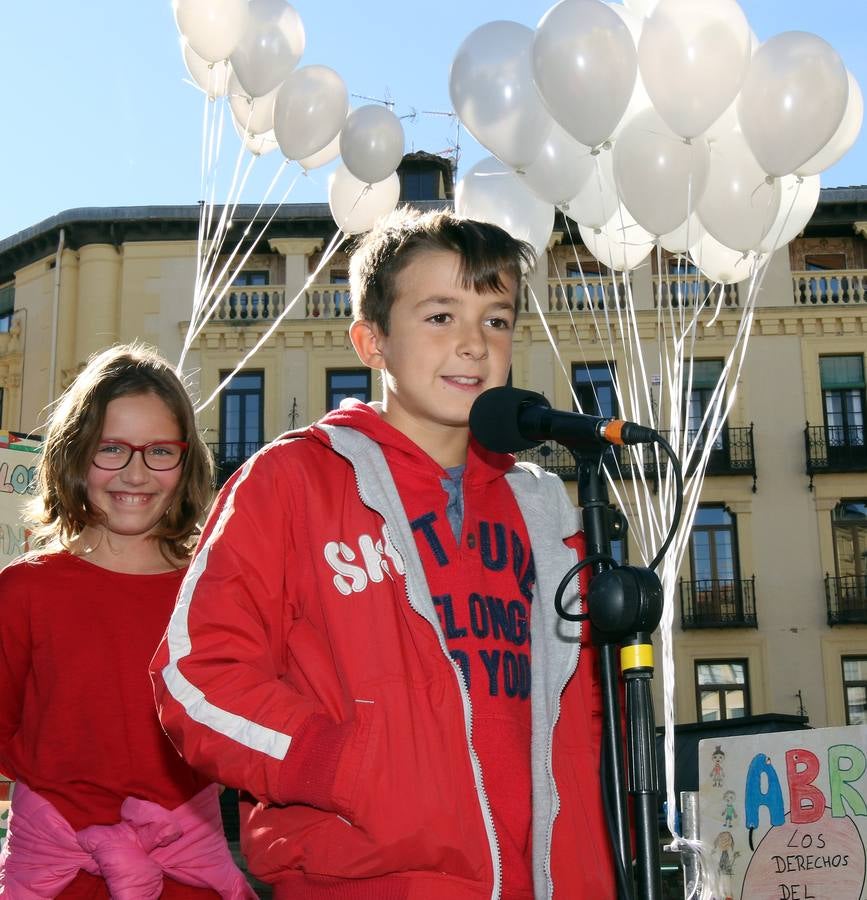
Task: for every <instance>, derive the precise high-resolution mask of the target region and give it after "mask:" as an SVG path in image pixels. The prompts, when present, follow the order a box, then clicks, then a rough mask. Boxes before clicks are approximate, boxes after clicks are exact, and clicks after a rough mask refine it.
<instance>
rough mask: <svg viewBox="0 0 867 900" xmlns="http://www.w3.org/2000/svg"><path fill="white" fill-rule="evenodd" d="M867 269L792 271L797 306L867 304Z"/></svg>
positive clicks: (793, 291)
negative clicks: (866, 295)
mask: <svg viewBox="0 0 867 900" xmlns="http://www.w3.org/2000/svg"><path fill="white" fill-rule="evenodd" d="M865 289H867V270H865V269H840V270H831V269H829V270H826V271H821V272H815V271H814V272H792V293H793V295H794V300H795V305H796V306H858V305H863V304H864V303H867V298H865Z"/></svg>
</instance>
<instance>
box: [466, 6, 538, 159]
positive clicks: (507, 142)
mask: <svg viewBox="0 0 867 900" xmlns="http://www.w3.org/2000/svg"><path fill="white" fill-rule="evenodd" d="M533 34H534V33H533V29H532V28H528V27H527V26H526V25H520V24H518V23H517V22H505V21H497V22H488V23H487V24H485V25H482V26H480V27H479V28H476V30H475V31H472V32H470V34H469V35H468V36H467V37H466V38H465V39H464V41H463V43H462V44H461V45H460V47H458V52H457V53H456V54H455V58H454V60H453V61H452V65H451V69H450V70H449V95H450V97H451V101H452V105H453V106H454V109H455V112H456V113H457V115H458V118H459V119H460V120H461V122H462V123H463V125H464V126H465V127H466V129H467V130H468V131H469V132H470V134H471V135H472V136H473V137H474V138H475V139H476V140H477V141H478V142H479V143H480V144H481V145H482V146H483V147H485V148H486V149H487V150H489V151H490V152H491V153H493V154H494V156H497V157H499V159H501V160H502V161H503V162H504V163H506V165H509V166H512V168H515V169H520V168H522V167H523V166H525V165H526V164H528V163H530V162H532V161H533V160H534V159H535V158H536V157H537V156H538V155H539V152H540V150H541V148H542V144H543V142H544V141H545V138H546V137H547V136H548V133H549V132H550V130H551V126H552V125H553V122H552V120H551V116H550V115H549V114H548V112H547V110H546V109H545V106H544V104H543V103H542V99H541V97H540V96H539V93H538V91H537V90H536V86H535V84H534V83H533V67H532V47H533Z"/></svg>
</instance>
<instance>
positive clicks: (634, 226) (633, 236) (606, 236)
mask: <svg viewBox="0 0 867 900" xmlns="http://www.w3.org/2000/svg"><path fill="white" fill-rule="evenodd" d="M578 230H579V232H580V233H581V240H582V241H583V242H584V246H585V247H586V248H587V249H588V250H589V251H590V252H591V253H592V254H593V255H594V256H595V257H596V259H598V260H599V262H601V263H602V264H603V265H605V266H608V268H609V269H614V270H615V271H617V272H628V271H630V270H632V269H634V268H635V267H636V266H638V265H639V264H640V263H642V262H643V261H644V260H645V259H647V256H648V254H649V253H650V251H651V250H652V249H653V235H652V234H650V233H649V232H648V231H646V230H645V229H644V228H642V227H641V226H640V225H639V224H638V223H637V222H636V221H635V219H633V218H632V216H631V215H630V214H629V211H628V210H627V209H626V208H625V207H623V206H620V207H618V209H617V211H616V212H615V213H614V215H613V216H612V217H611V219H610V220H609V221H608V222H607V223H606V224H605V225H603V226H602V227H601V228H587V227H586V226H585V225H579V227H578Z"/></svg>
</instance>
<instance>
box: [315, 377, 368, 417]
mask: <svg viewBox="0 0 867 900" xmlns="http://www.w3.org/2000/svg"><path fill="white" fill-rule="evenodd" d="M347 397H355V398H356V399H357V400H362V401H363V402H365V403H367V402H369V401H370V369H329V370H328V371H327V372H326V373H325V403H326V408H327V409H329V410H330V409H337V407H338V406H340V403H341V401H342V400H346V398H347Z"/></svg>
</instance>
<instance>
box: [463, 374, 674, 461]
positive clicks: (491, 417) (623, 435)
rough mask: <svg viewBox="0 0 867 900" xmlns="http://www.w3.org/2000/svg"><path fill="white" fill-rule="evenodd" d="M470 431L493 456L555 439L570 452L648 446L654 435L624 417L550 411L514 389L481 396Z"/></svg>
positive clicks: (544, 402)
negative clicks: (606, 417)
mask: <svg viewBox="0 0 867 900" xmlns="http://www.w3.org/2000/svg"><path fill="white" fill-rule="evenodd" d="M470 431H471V432H472V434H473V437H475V439H476V440H477V441H478V442H479V443H480V444H481V445H482V446H483V447H485V448H486V449H488V450H493V451H494V452H496V453H514V452H515V451H517V450H529V449H530V448H531V447H538V446H539V444H541V443H542V442H543V441H557V442H558V443H560V444H562V445H563V446H564V447H568V448H569V449H571V450H596V449H599V448H600V447H608V446H610V445H611V444H648V443H651V442H652V441H654V440H655V439H656V437H657V435H656V432H655V431H654V430H653V429H652V428H646V427H645V426H643V425H636V424H635V423H634V422H626V421H624V420H623V419H603V418H600V417H599V416H586V415H584V413H575V412H562V411H561V410H558V409H552V408H551V404H550V403H549V402H548V401H547V400H546V399H545V398H544V397H543V396H542V395H541V394H537V393H536V392H535V391H525V390H522V389H521V388H514V387H495V388H490V389H489V390H487V391H485V392H484V393H483V394H480V395H479V396H478V397H477V398H476V400H475V402H474V403H473V406H472V409H471V410H470Z"/></svg>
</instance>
